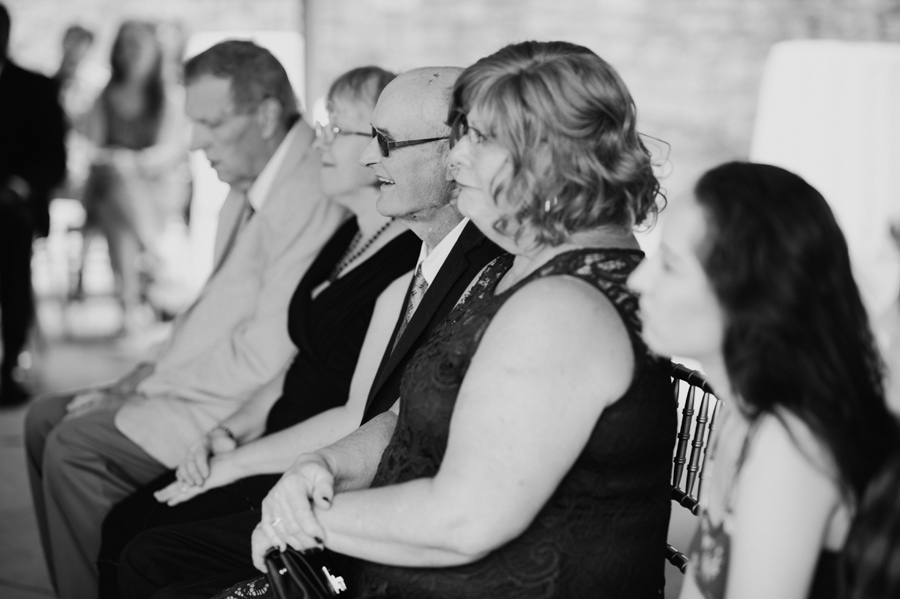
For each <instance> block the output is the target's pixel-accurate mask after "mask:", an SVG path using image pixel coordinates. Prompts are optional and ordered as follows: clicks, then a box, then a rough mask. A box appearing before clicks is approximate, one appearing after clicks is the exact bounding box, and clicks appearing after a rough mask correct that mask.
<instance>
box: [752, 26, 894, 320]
mask: <svg viewBox="0 0 900 599" xmlns="http://www.w3.org/2000/svg"><path fill="white" fill-rule="evenodd" d="M750 158H751V160H753V161H756V162H765V163H769V164H774V165H778V166H782V167H784V168H787V169H789V170H791V171H793V172H795V173H797V174H799V175H800V176H802V177H803V178H804V179H806V180H807V181H808V182H809V183H810V184H812V185H813V186H814V187H816V188H817V189H818V190H819V191H820V192H821V193H822V194H823V195H824V196H825V198H826V199H827V200H828V202H829V204H830V205H831V207H832V210H833V211H834V213H835V217H836V218H837V221H838V223H839V224H840V226H841V228H842V229H843V231H844V235H845V236H846V238H847V243H848V245H849V247H850V257H851V260H852V261H853V268H854V275H855V277H856V280H857V284H858V285H859V287H860V290H861V292H862V295H863V299H864V301H865V302H866V304H867V307H868V309H869V311H870V314H872V315H878V314H880V313H882V312H883V311H884V310H885V309H886V308H887V307H888V306H889V305H890V304H891V303H892V302H895V301H896V299H897V296H898V290H900V253H898V252H897V250H896V248H895V247H894V246H893V244H892V242H891V239H890V233H889V225H890V223H891V222H898V221H900V44H889V43H869V42H865V43H862V42H841V41H827V40H798V41H789V42H781V43H778V44H775V45H774V46H773V47H772V49H771V51H770V53H769V56H768V58H767V61H766V65H765V71H764V74H763V80H762V85H761V88H760V96H759V103H758V107H757V114H756V123H755V127H754V132H753V141H752V145H751V150H750Z"/></svg>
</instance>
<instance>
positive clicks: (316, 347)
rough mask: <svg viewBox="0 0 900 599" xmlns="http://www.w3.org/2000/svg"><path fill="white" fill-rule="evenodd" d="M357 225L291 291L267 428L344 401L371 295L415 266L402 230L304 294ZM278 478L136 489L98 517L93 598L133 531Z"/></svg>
mask: <svg viewBox="0 0 900 599" xmlns="http://www.w3.org/2000/svg"><path fill="white" fill-rule="evenodd" d="M357 230H358V227H357V225H356V220H355V219H351V220H350V221H348V222H347V223H345V224H344V225H342V226H341V227H340V228H339V229H338V230H337V231H336V232H335V234H334V235H333V236H332V238H331V239H330V240H329V242H328V243H327V244H325V246H324V247H323V248H322V250H321V252H320V253H319V255H318V256H317V258H316V260H315V261H314V262H313V264H312V265H311V266H310V268H309V270H308V271H307V273H306V275H305V276H304V277H303V279H302V280H301V282H300V283H299V285H298V286H297V290H296V291H295V292H294V296H293V298H292V299H291V304H290V308H289V312H288V330H289V332H290V336H291V339H292V340H293V341H294V343H295V345H296V346H297V349H298V354H297V356H296V357H295V358H294V361H293V363H292V364H291V366H290V368H289V369H288V372H287V374H286V375H285V380H284V387H283V389H282V396H281V397H280V398H279V399H278V400H277V401H276V403H275V404H274V405H273V406H272V408H271V410H270V411H269V415H268V418H267V425H266V433H267V434H271V433H274V432H277V431H279V430H282V429H286V428H289V427H291V426H293V425H294V424H296V423H298V422H302V421H304V420H306V419H308V418H310V417H312V416H315V415H316V414H319V413H320V412H323V411H325V410H328V409H331V408H333V407H336V406H341V405H344V404H345V403H346V402H347V398H348V396H349V393H350V382H351V379H352V378H353V371H354V370H355V368H356V362H357V360H358V359H359V352H360V350H361V348H362V343H363V340H364V338H365V335H366V332H367V330H368V326H369V321H370V320H371V318H372V312H373V310H374V307H375V302H376V300H377V299H378V296H379V295H380V294H381V292H382V291H383V290H384V289H385V288H386V287H387V286H388V285H389V284H390V283H391V282H392V281H394V280H396V279H397V278H398V277H400V276H401V275H403V274H404V273H406V272H408V271H410V270H412V268H413V267H415V263H416V258H417V256H418V252H419V245H420V243H421V242H420V241H419V239H418V238H417V237H416V236H415V235H414V234H413V233H411V232H409V231H407V232H404V233H402V234H400V235H398V236H397V237H395V238H394V239H392V240H391V241H390V242H388V243H387V244H386V245H385V246H384V247H382V248H381V249H380V250H378V252H376V253H375V254H374V255H373V256H371V257H370V258H368V259H367V260H366V261H365V262H364V263H362V264H360V265H359V266H357V267H355V268H354V269H353V270H350V271H348V272H347V273H346V274H345V275H344V276H342V277H340V278H339V279H337V280H336V281H334V282H333V283H332V284H331V285H329V286H328V287H327V288H326V289H325V290H323V291H322V292H321V293H319V295H317V296H316V298H315V299H312V291H313V290H314V289H315V288H316V287H318V286H319V285H320V284H321V283H323V282H324V281H325V280H326V279H327V278H328V275H329V274H330V273H331V271H332V269H333V268H334V266H335V265H336V264H337V263H338V262H339V261H340V259H341V258H342V257H343V255H344V252H345V250H346V249H347V247H348V246H349V244H350V242H351V240H352V239H353V236H354V235H355V234H356V232H357ZM279 478H280V476H279V475H263V476H254V477H250V478H247V479H243V480H240V481H237V482H235V483H233V484H231V485H227V486H225V487H220V488H218V489H213V490H211V491H208V492H206V493H203V494H202V495H199V496H197V497H195V498H194V499H191V500H190V501H187V502H185V503H183V504H180V505H177V506H175V507H169V506H167V505H165V504H160V503H159V502H157V501H156V499H155V498H154V497H153V493H154V492H155V491H157V490H159V489H161V488H163V487H165V486H166V485H168V484H169V483H171V482H172V481H173V480H174V473H172V472H170V473H167V474H166V475H164V476H163V477H160V478H159V479H157V480H156V481H154V482H152V483H150V484H149V485H147V486H146V487H144V488H142V489H140V490H138V491H137V492H136V493H134V494H133V495H131V496H130V497H128V498H127V499H125V500H124V501H123V502H121V503H119V504H118V505H117V506H116V507H115V508H113V509H112V511H111V512H110V513H109V515H108V516H107V517H106V519H105V521H104V524H103V537H102V543H101V549H100V555H99V558H98V568H99V572H100V589H101V590H100V599H114V598H116V597H119V594H118V592H117V583H116V578H117V574H116V568H117V564H118V561H119V559H118V558H119V555H120V554H121V552H122V550H123V548H124V547H125V546H126V545H127V543H128V542H129V541H131V540H132V539H133V538H134V537H135V536H136V535H138V534H139V533H141V532H143V531H145V530H149V529H152V528H156V527H159V526H164V525H174V524H178V523H186V522H194V521H197V520H202V519H210V518H215V517H219V516H226V515H229V514H234V513H237V512H242V511H246V510H258V509H259V506H260V504H261V503H262V500H263V499H264V498H265V496H266V495H267V494H268V492H269V490H270V489H271V488H272V487H273V486H274V485H275V483H276V482H278V479H279ZM248 539H249V537H248ZM216 590H221V588H220V589H216ZM122 596H124V597H127V596H128V595H122Z"/></svg>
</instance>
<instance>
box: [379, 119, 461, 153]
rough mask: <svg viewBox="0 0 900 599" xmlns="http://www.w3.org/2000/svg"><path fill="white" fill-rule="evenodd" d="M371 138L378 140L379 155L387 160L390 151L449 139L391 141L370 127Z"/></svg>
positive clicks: (430, 138)
mask: <svg viewBox="0 0 900 599" xmlns="http://www.w3.org/2000/svg"><path fill="white" fill-rule="evenodd" d="M372 137H374V138H375V139H377V140H378V147H379V149H380V150H381V155H382V156H383V157H384V158H387V157H388V155H389V154H390V153H391V150H393V149H396V148H405V147H407V146H418V145H421V144H427V143H431V142H433V141H441V140H444V139H449V138H447V137H429V138H428V139H410V140H407V141H394V140H392V139H388V138H386V137H385V136H384V135H383V134H382V133H381V132H380V131H379V130H378V129H376V128H375V127H372Z"/></svg>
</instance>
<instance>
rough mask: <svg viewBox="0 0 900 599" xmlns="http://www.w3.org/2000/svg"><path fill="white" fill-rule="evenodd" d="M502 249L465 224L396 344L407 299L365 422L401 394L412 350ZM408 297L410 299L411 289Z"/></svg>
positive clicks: (386, 352) (379, 371)
mask: <svg viewBox="0 0 900 599" xmlns="http://www.w3.org/2000/svg"><path fill="white" fill-rule="evenodd" d="M502 253H504V252H503V250H502V249H500V248H499V247H497V245H496V244H494V243H493V242H491V241H489V240H488V239H487V238H486V237H485V236H484V235H483V234H482V233H481V231H479V230H478V228H477V227H476V226H475V225H474V224H473V223H471V222H470V223H468V224H466V226H465V227H464V228H463V230H462V233H460V236H459V239H457V240H456V244H454V246H453V249H452V250H451V251H450V254H449V255H448V256H447V259H446V260H445V261H444V264H443V266H442V267H441V269H440V270H439V271H438V274H437V276H436V277H435V278H434V281H433V282H432V283H431V285H429V287H428V291H426V292H425V297H424V298H422V303H420V304H419V306H418V307H417V308H416V311H415V313H414V314H413V316H412V318H411V319H410V321H409V324H408V325H407V326H406V329H405V330H404V331H403V336H402V337H401V338H400V339H399V340H398V341H397V342H396V347H395V343H394V337H395V336H396V335H397V332H398V330H399V329H400V325H401V323H402V321H403V315H404V314H406V304H405V303H404V306H403V309H402V310H401V311H400V314H399V318H398V320H397V325H396V326H395V327H394V334H393V335H392V336H391V341H390V343H388V346H387V350H386V351H385V353H384V356H383V357H382V359H381V364H380V366H379V367H378V371H377V372H376V373H375V382H374V383H373V384H372V388H371V389H370V391H369V397H368V401H367V402H366V411H365V413H364V414H363V420H362V422H363V423H365V422H368V421H369V420H371V419H372V418H373V417H375V416H377V415H378V414H381V413H382V412H385V411H387V410H389V409H390V407H391V406H392V405H394V402H395V401H397V398H399V397H400V380H401V378H402V377H403V371H404V370H405V369H406V365H407V364H408V363H409V360H410V359H411V358H412V356H413V354H415V352H416V350H417V349H418V348H419V347H421V346H422V345H423V344H424V343H425V342H426V341H427V340H428V339H429V338H430V337H431V334H432V332H433V331H434V329H435V328H436V327H437V326H438V325H439V324H440V323H441V322H442V321H443V320H444V318H446V316H447V314H449V313H450V310H452V309H453V306H455V305H456V302H457V300H459V298H460V296H462V294H463V292H465V290H466V288H467V287H468V286H469V283H471V282H472V280H473V279H474V278H475V277H476V276H477V275H478V273H479V272H481V269H482V268H484V266H485V265H486V264H487V263H488V262H490V261H491V260H493V259H494V258H496V257H497V256H499V255H500V254H502ZM406 301H409V293H407V298H406ZM392 348H393V350H392Z"/></svg>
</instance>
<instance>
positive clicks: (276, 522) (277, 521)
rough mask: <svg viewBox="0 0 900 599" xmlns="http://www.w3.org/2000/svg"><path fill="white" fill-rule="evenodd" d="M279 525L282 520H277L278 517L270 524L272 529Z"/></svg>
mask: <svg viewBox="0 0 900 599" xmlns="http://www.w3.org/2000/svg"><path fill="white" fill-rule="evenodd" d="M279 524H281V518H277V517H276V518H275V519H274V520H272V521H271V522H269V525H270V526H272V527H275V526H278V525H279Z"/></svg>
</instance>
